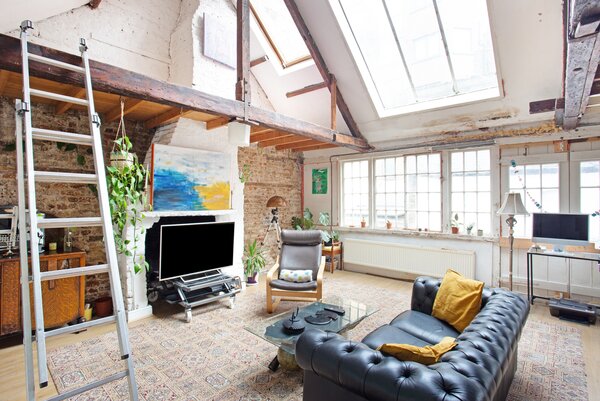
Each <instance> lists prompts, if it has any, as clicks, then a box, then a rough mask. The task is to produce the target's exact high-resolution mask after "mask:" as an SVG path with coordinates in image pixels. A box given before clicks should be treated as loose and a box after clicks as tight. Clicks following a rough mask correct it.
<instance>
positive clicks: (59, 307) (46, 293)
mask: <svg viewBox="0 0 600 401" xmlns="http://www.w3.org/2000/svg"><path fill="white" fill-rule="evenodd" d="M80 266H85V252H83V251H80V250H73V251H72V252H44V253H41V254H40V269H41V271H48V270H59V269H69V268H71V267H80ZM20 276H21V267H20V262H19V258H18V257H12V258H0V335H6V334H11V333H16V332H19V331H21V327H22V324H21V318H22V316H21V286H20V284H19V282H20ZM29 288H30V290H29V291H30V295H31V299H32V301H31V305H32V309H31V317H32V322H33V324H34V326H33V327H35V318H34V316H33V290H32V288H31V285H30V286H29ZM42 296H43V298H44V326H45V327H46V328H52V327H59V326H63V325H65V324H67V323H69V322H71V321H74V320H76V319H78V318H80V317H81V316H83V308H84V302H85V277H83V276H82V277H71V278H66V279H60V280H50V281H44V282H42Z"/></svg>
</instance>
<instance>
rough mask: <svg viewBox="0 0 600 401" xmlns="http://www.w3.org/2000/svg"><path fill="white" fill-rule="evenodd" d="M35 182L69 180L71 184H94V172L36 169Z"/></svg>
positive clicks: (96, 178) (95, 180)
mask: <svg viewBox="0 0 600 401" xmlns="http://www.w3.org/2000/svg"><path fill="white" fill-rule="evenodd" d="M35 180H36V181H37V182H69V183H73V184H96V183H97V181H98V177H97V176H96V174H82V173H63V172H60V171H36V172H35Z"/></svg>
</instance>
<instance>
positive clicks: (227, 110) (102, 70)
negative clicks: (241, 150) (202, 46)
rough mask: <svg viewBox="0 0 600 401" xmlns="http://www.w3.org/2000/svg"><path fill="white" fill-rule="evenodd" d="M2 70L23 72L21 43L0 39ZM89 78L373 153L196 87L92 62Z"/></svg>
mask: <svg viewBox="0 0 600 401" xmlns="http://www.w3.org/2000/svg"><path fill="white" fill-rule="evenodd" d="M29 52H30V53H32V54H37V55H40V56H46V57H50V58H53V59H56V60H59V61H62V62H65V63H72V64H76V65H78V64H79V63H80V62H81V58H80V57H79V56H76V55H72V54H69V53H65V52H62V51H59V50H55V49H51V48H48V47H44V46H40V45H36V44H33V43H29ZM0 54H2V57H0V70H8V71H12V72H16V73H19V74H20V73H21V42H20V41H19V39H17V38H13V37H11V36H7V35H2V34H0ZM29 73H30V75H31V76H33V77H37V78H42V79H48V80H51V81H56V82H60V83H64V84H69V85H75V86H81V87H83V85H84V83H83V76H82V75H81V74H78V73H76V72H71V71H65V70H63V69H61V68H58V67H53V66H48V65H46V64H40V63H31V64H30V65H29ZM90 73H91V77H92V82H93V85H94V90H96V91H100V92H106V93H113V94H116V95H119V96H124V97H131V98H136V99H142V100H146V101H149V102H155V103H160V104H165V105H168V106H172V107H176V108H182V109H185V110H193V111H200V112H203V113H208V114H216V115H221V116H226V117H230V118H235V119H244V116H245V115H246V117H247V119H248V120H249V121H251V122H253V123H256V124H258V125H261V126H263V127H265V128H272V129H275V130H281V131H285V132H289V133H292V134H297V135H302V136H305V137H307V138H312V139H316V140H319V141H322V142H328V143H337V144H339V145H340V146H345V147H348V148H351V149H355V150H358V151H363V152H364V151H368V150H370V149H371V147H370V146H369V144H368V143H367V142H366V141H365V140H364V139H361V138H353V137H351V136H349V135H341V134H340V133H339V132H336V131H334V130H331V129H329V128H326V127H322V126H319V125H317V124H313V123H310V122H307V121H302V120H298V119H296V118H293V117H289V116H285V115H282V114H279V113H276V112H273V111H269V110H263V109H259V108H257V107H253V106H250V105H246V110H245V113H244V103H243V102H240V101H236V100H231V99H227V98H223V97H220V96H215V95H211V94H208V93H205V92H201V91H198V90H196V89H193V88H188V87H184V86H178V85H174V84H170V83H167V82H164V81H160V80H157V79H154V78H150V77H147V76H145V75H142V74H139V73H137V72H133V71H129V70H125V69H123V68H119V67H115V66H112V65H109V64H105V63H101V62H98V61H95V60H90Z"/></svg>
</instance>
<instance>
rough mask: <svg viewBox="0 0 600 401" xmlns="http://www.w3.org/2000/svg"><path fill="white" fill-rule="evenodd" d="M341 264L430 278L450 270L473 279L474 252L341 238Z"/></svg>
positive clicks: (440, 275) (441, 275)
mask: <svg viewBox="0 0 600 401" xmlns="http://www.w3.org/2000/svg"><path fill="white" fill-rule="evenodd" d="M344 263H350V264H354V265H359V266H366V267H374V268H378V269H384V270H391V271H393V272H399V273H409V274H415V275H423V276H432V277H443V276H444V274H445V273H446V270H448V269H453V270H456V271H457V272H459V273H460V274H461V275H463V276H464V277H468V278H472V279H474V278H475V252H473V251H463V250H458V249H444V248H427V247H420V246H414V245H405V244H397V243H390V242H378V241H368V240H359V239H352V238H345V239H344Z"/></svg>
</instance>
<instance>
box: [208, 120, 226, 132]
mask: <svg viewBox="0 0 600 401" xmlns="http://www.w3.org/2000/svg"><path fill="white" fill-rule="evenodd" d="M230 122H231V119H230V118H229V117H218V118H215V119H214V120H208V121H207V122H206V129H207V130H209V131H210V130H211V129H215V128H219V127H222V126H224V125H227V124H229V123H230Z"/></svg>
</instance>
